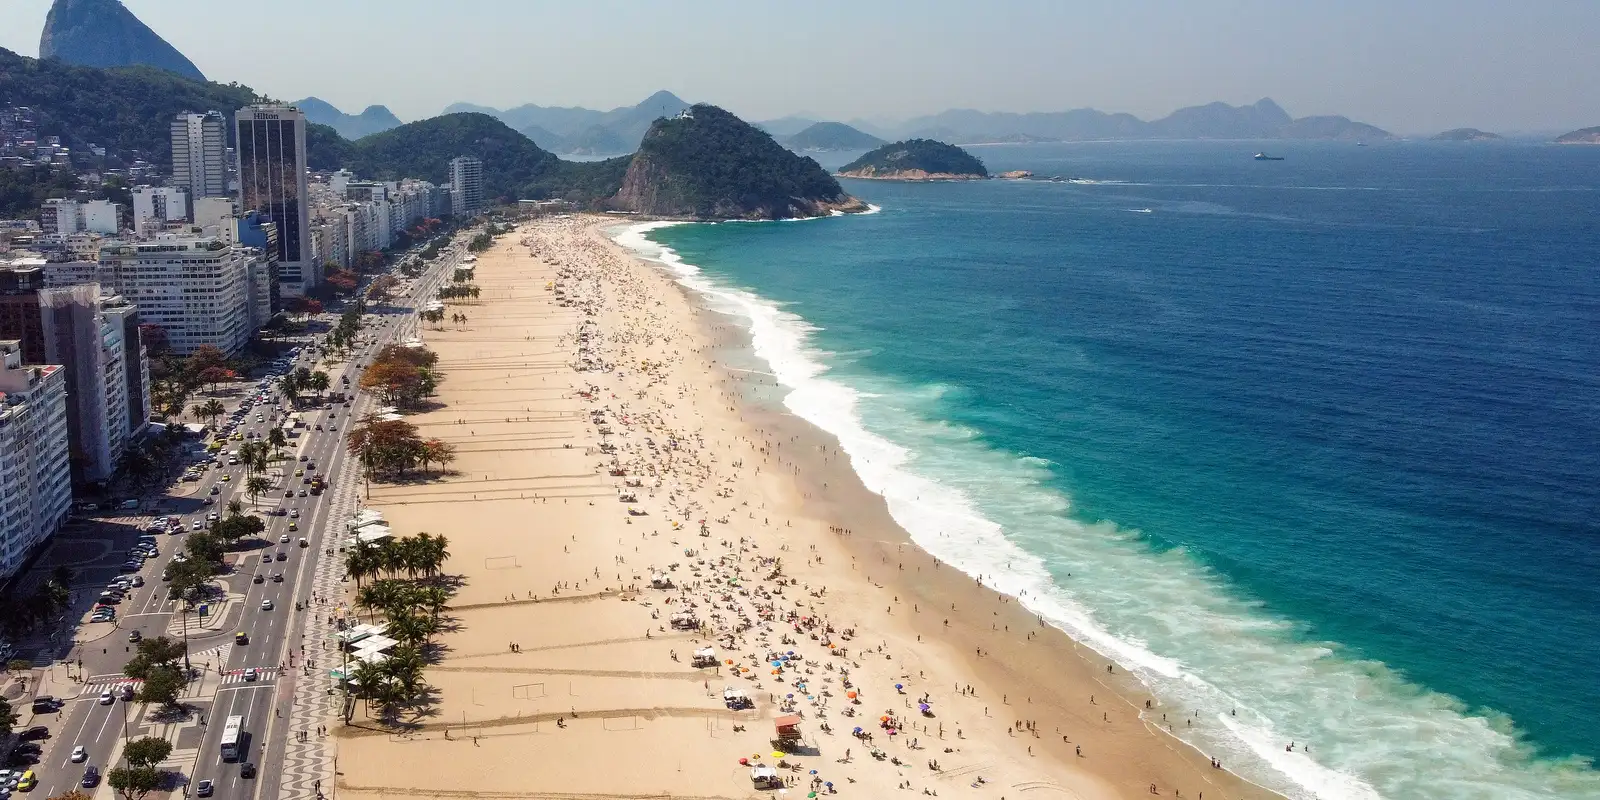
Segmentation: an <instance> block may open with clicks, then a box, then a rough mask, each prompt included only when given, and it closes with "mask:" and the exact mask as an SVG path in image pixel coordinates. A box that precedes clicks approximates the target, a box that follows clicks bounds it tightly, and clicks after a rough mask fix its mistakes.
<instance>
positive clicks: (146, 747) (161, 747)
mask: <svg viewBox="0 0 1600 800" xmlns="http://www.w3.org/2000/svg"><path fill="white" fill-rule="evenodd" d="M169 755H172V742H169V741H167V740H166V739H163V738H161V737H159V736H145V737H143V738H140V739H134V740H133V741H131V742H128V743H127V745H125V746H124V747H123V748H122V757H123V758H126V759H128V763H129V764H132V765H133V766H136V767H153V766H155V765H157V764H160V763H161V762H163V761H165V760H167V756H169Z"/></svg>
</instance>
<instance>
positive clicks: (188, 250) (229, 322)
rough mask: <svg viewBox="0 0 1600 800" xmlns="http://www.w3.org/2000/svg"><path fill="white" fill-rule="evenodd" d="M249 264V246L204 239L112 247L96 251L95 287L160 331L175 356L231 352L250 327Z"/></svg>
mask: <svg viewBox="0 0 1600 800" xmlns="http://www.w3.org/2000/svg"><path fill="white" fill-rule="evenodd" d="M254 260H255V255H254V254H253V253H252V252H251V251H250V250H249V248H242V247H234V246H233V245H230V244H228V243H227V242H225V241H223V240H222V239H220V238H217V237H210V236H207V237H188V236H174V235H163V236H160V237H157V238H155V239H152V240H150V241H143V242H111V243H108V244H107V245H106V246H105V247H102V248H101V249H100V267H101V269H100V282H101V283H102V284H103V285H106V286H110V287H112V289H113V291H115V292H116V293H117V294H120V295H122V296H123V297H125V298H127V300H128V302H130V303H133V304H134V305H136V306H138V307H139V314H140V317H141V318H142V319H143V321H144V323H145V324H149V325H157V326H160V327H161V328H162V329H163V330H164V331H166V334H167V340H168V342H170V343H171V345H172V349H173V351H174V352H176V353H178V354H179V355H188V354H189V353H192V352H194V351H195V349H196V348H198V347H200V346H201V345H206V344H209V345H212V346H214V347H217V348H218V349H220V350H222V351H223V352H224V353H228V354H230V355H231V354H233V353H237V352H239V351H240V350H242V349H243V348H244V346H245V344H246V343H248V342H249V340H250V334H251V332H252V331H253V330H254V328H253V327H252V326H251V324H250V321H251V310H250V303H251V298H250V295H251V281H250V264H251V262H252V261H254Z"/></svg>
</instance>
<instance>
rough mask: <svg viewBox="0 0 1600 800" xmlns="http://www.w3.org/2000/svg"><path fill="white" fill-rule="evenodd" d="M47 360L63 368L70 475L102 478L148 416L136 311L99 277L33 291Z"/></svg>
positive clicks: (91, 479) (88, 479) (110, 472)
mask: <svg viewBox="0 0 1600 800" xmlns="http://www.w3.org/2000/svg"><path fill="white" fill-rule="evenodd" d="M39 310H40V313H41V321H42V329H43V334H44V335H43V338H44V345H45V347H44V351H45V352H44V358H43V361H44V362H45V363H56V364H60V365H61V366H62V369H63V370H64V371H65V372H66V381H67V427H68V439H69V443H70V446H71V450H72V469H73V473H74V477H75V478H77V479H79V480H82V481H84V482H87V483H99V482H103V481H108V480H110V479H111V478H112V476H113V475H115V474H116V471H117V465H118V463H119V462H120V461H121V459H122V454H123V453H124V452H125V451H126V450H127V448H128V444H129V443H130V442H131V441H133V439H134V437H136V436H137V435H138V434H139V433H140V432H141V431H143V430H144V427H145V425H146V424H147V423H148V420H149V416H150V390H149V370H148V367H147V366H146V363H145V357H146V354H145V351H144V347H143V345H142V343H141V342H140V339H139V330H138V325H139V321H140V318H139V313H138V310H137V309H136V308H134V307H133V306H130V305H128V304H127V303H125V302H123V301H122V298H120V297H110V298H107V297H101V296H100V284H98V283H85V284H78V285H75V286H65V287H58V288H48V289H45V290H43V291H41V292H39Z"/></svg>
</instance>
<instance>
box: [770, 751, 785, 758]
mask: <svg viewBox="0 0 1600 800" xmlns="http://www.w3.org/2000/svg"><path fill="white" fill-rule="evenodd" d="M772 757H773V758H783V751H782V750H774V751H772Z"/></svg>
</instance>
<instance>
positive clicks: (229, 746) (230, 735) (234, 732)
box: [222, 715, 244, 761]
mask: <svg viewBox="0 0 1600 800" xmlns="http://www.w3.org/2000/svg"><path fill="white" fill-rule="evenodd" d="M242 736H244V717H242V716H238V715H234V716H231V717H228V721H227V723H225V724H224V725H223V726H222V760H223V761H237V760H238V758H239V739H240V737H242Z"/></svg>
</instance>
